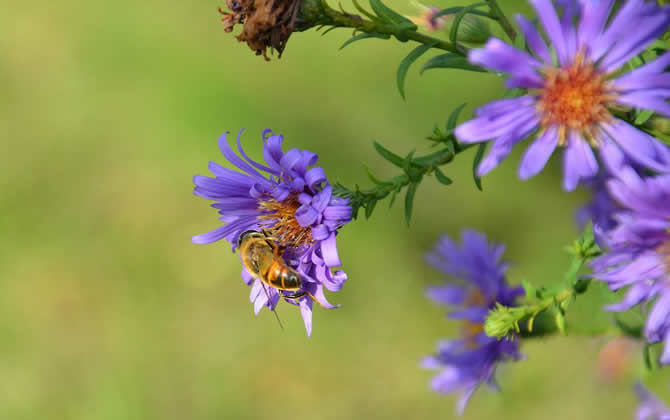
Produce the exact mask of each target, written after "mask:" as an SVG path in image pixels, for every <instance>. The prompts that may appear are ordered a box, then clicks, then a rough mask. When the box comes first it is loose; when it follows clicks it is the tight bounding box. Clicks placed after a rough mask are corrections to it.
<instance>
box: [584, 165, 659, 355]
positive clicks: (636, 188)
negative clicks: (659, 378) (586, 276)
mask: <svg viewBox="0 0 670 420" xmlns="http://www.w3.org/2000/svg"><path fill="white" fill-rule="evenodd" d="M608 188H609V191H610V194H611V195H612V197H613V198H614V199H615V200H616V201H617V202H618V203H619V205H621V207H622V210H620V211H618V212H617V213H616V214H615V215H614V220H615V221H616V223H617V224H616V226H615V227H614V228H613V229H612V230H610V231H608V232H604V233H603V234H602V235H601V236H602V238H601V242H602V243H603V248H605V249H606V252H605V253H604V254H603V255H602V256H600V257H598V258H596V259H595V260H593V261H592V262H591V266H592V268H593V274H594V276H595V277H596V278H598V279H600V280H602V281H604V282H606V283H607V284H608V286H609V288H610V289H611V290H619V289H622V288H624V287H629V286H630V288H629V289H628V292H627V294H626V296H625V297H624V299H623V300H622V301H621V302H620V303H617V304H614V305H609V306H607V307H606V309H607V310H610V311H616V312H623V311H627V310H629V309H630V308H632V307H633V306H635V305H638V304H640V303H644V302H649V303H650V304H651V305H652V309H651V311H650V312H649V314H648V316H647V320H646V324H645V331H644V333H645V337H646V339H647V341H648V342H650V343H656V342H659V341H662V340H663V341H664V342H665V345H664V346H665V349H664V352H663V354H662V355H661V358H660V361H661V363H664V364H668V363H670V345H669V344H670V175H659V176H656V177H648V178H642V177H640V175H638V173H637V172H636V171H635V170H634V169H632V168H630V167H628V168H623V169H621V170H620V171H619V172H618V176H617V177H616V178H614V179H612V180H610V181H609V182H608ZM652 301H654V302H653V303H652Z"/></svg>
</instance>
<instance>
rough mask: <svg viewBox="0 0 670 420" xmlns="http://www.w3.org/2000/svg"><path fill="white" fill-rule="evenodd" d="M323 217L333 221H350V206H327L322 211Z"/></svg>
mask: <svg viewBox="0 0 670 420" xmlns="http://www.w3.org/2000/svg"><path fill="white" fill-rule="evenodd" d="M323 217H325V218H326V219H333V220H349V219H351V207H350V206H332V205H331V206H328V207H326V208H325V210H324V211H323Z"/></svg>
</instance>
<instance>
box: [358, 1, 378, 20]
mask: <svg viewBox="0 0 670 420" xmlns="http://www.w3.org/2000/svg"><path fill="white" fill-rule="evenodd" d="M352 2H353V3H354V7H355V8H356V10H358V11H359V12H361V13H362V14H363V15H365V16H367V17H368V18H369V19H370V20H372V21H375V22H378V21H379V18H378V17H377V16H375V15H373V14H372V13H370V12H368V11H367V10H365V9H364V8H363V7H362V6H361V5H360V4H359V3H358V1H357V0H352Z"/></svg>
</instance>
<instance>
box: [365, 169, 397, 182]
mask: <svg viewBox="0 0 670 420" xmlns="http://www.w3.org/2000/svg"><path fill="white" fill-rule="evenodd" d="M365 172H366V173H367V174H368V178H370V181H372V182H373V183H374V184H375V185H391V183H390V182H386V181H382V180H380V179H379V178H377V177H376V176H375V175H374V174H373V173H372V171H371V170H370V168H368V167H367V166H366V167H365Z"/></svg>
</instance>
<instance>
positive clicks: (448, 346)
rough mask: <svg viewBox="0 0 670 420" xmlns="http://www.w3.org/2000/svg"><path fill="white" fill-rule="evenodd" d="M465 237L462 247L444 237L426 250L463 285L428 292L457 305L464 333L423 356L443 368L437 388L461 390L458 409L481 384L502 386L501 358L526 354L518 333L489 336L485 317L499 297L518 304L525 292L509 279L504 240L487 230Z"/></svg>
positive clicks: (432, 365)
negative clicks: (497, 372)
mask: <svg viewBox="0 0 670 420" xmlns="http://www.w3.org/2000/svg"><path fill="white" fill-rule="evenodd" d="M461 239H462V246H461V245H459V244H457V243H455V242H454V241H452V240H451V239H450V238H449V237H447V236H443V237H442V239H441V240H440V241H439V242H438V244H437V246H436V247H435V249H434V250H433V251H432V252H430V253H429V254H428V255H427V261H428V262H429V263H430V264H431V265H433V266H435V267H436V268H437V269H439V270H441V271H443V272H444V273H446V274H448V275H451V276H454V277H457V278H459V279H461V280H462V282H461V284H459V285H456V284H452V283H450V284H444V285H441V286H433V287H429V288H428V290H427V296H428V297H429V298H430V299H432V300H434V301H435V302H437V303H439V304H442V305H447V306H453V307H455V310H454V311H452V312H449V313H448V315H447V316H448V317H449V318H451V319H454V320H459V321H461V322H462V329H461V331H462V334H461V337H460V338H457V339H453V340H445V341H442V342H441V343H440V344H439V345H438V350H437V354H435V355H433V356H428V357H426V358H425V359H424V361H423V367H425V368H428V369H440V373H439V374H438V375H437V376H435V377H434V378H433V380H432V382H431V388H432V389H433V390H434V391H436V392H440V393H443V394H447V393H452V392H458V393H460V398H459V401H458V405H457V410H458V413H459V414H461V413H462V412H463V410H464V409H465V406H466V405H467V402H468V400H469V399H470V397H471V396H472V394H473V393H474V392H475V391H476V390H477V388H478V387H479V385H480V384H482V383H486V384H488V385H489V386H490V387H491V388H493V389H497V388H498V385H497V383H496V380H495V370H496V367H497V366H498V364H499V363H500V362H504V361H506V360H509V359H512V360H518V359H519V358H520V357H521V354H520V353H519V341H518V339H517V338H516V337H514V338H513V339H504V340H498V339H496V338H493V337H489V336H487V335H486V334H485V333H484V321H485V319H486V315H487V314H488V312H489V310H490V309H491V308H493V307H494V305H495V303H496V302H500V303H501V304H503V305H505V306H514V305H515V301H516V298H517V297H519V296H521V295H523V293H524V292H523V289H522V288H521V287H510V286H509V285H508V284H507V280H506V278H505V272H506V271H507V264H506V263H504V262H502V261H501V258H502V255H503V252H504V251H505V247H504V246H503V245H499V244H493V243H489V242H487V240H486V236H485V235H484V234H482V233H479V232H473V231H464V232H463V233H462V235H461Z"/></svg>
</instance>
